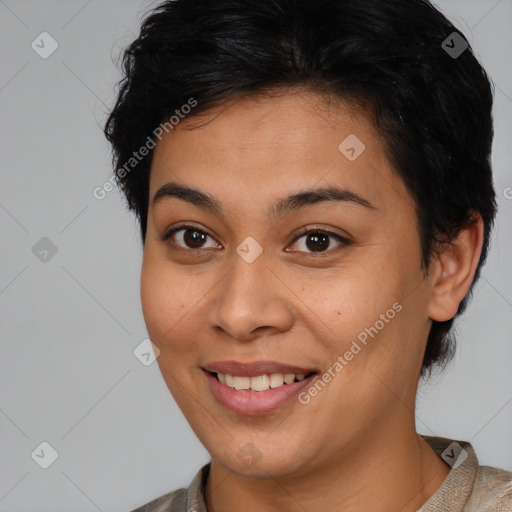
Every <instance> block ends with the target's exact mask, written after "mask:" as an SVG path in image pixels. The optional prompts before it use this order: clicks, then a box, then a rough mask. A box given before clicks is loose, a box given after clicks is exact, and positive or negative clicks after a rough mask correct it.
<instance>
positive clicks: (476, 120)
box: [104, 0, 496, 375]
mask: <svg viewBox="0 0 512 512" xmlns="http://www.w3.org/2000/svg"><path fill="white" fill-rule="evenodd" d="M466 45H468V43H467V41H466V40H465V38H464V37H463V36H462V35H461V34H460V33H459V32H458V31H457V30H456V29H455V28H454V26H453V25H452V24H451V23H450V22H449V21H448V20H447V18H446V17H445V16H444V15H443V14H442V13H441V12H439V11H438V10H437V9H436V8H434V7H433V6H432V5H431V4H430V3H429V2H428V1H426V0H172V1H165V2H163V3H161V4H160V5H158V6H157V7H156V8H154V9H153V10H152V11H151V12H149V13H148V15H147V16H146V17H145V19H144V20H143V22H142V26H141V32H140V35H139V37H137V39H136V40H135V41H134V42H133V43H132V44H131V45H130V46H129V47H128V48H127V49H126V50H125V51H124V53H123V55H122V59H123V60H122V68H123V79H122V80H121V81H120V83H119V90H118V96H117V101H116V103H115V106H114V108H113V110H112V112H111V113H110V115H109V117H108V120H107V122H106V125H105V130H104V131H105V135H106V137H107V139H108V140H109V141H110V143H111V145H112V148H113V163H114V169H115V171H114V172H115V175H116V179H117V182H118V184H119V185H120V187H121V189H122V191H123V192H124V195H125V197H126V200H127V204H128V206H129V208H131V209H132V210H134V211H135V213H136V215H137V216H138V219H139V221H140V228H141V235H142V241H143V243H144V241H145V236H146V224H147V214H148V205H149V174H150V168H151V159H152V154H153V152H152V151H151V150H150V151H149V154H148V156H147V157H145V158H144V159H139V160H140V161H139V160H137V162H136V164H137V165H136V167H135V166H134V168H133V170H131V169H130V168H128V167H127V165H126V162H128V161H129V160H130V158H133V152H134V151H135V150H137V149H139V148H141V147H142V146H144V145H147V144H148V142H149V141H152V146H151V147H154V145H155V143H154V141H155V134H157V133H158V132H156V131H155V128H157V127H158V126H159V125H160V124H161V123H162V122H164V121H165V120H166V119H169V116H170V115H172V114H173V113H174V112H176V111H177V110H178V111H179V112H181V110H180V109H181V108H182V106H183V105H187V104H190V101H191V99H192V100H193V102H194V105H195V106H194V108H193V109H192V112H191V113H190V114H189V115H190V116H194V115H197V114H199V113H200V112H205V111H208V110H209V109H211V108H212V107H215V106H219V105H222V104H223V103H225V102H226V101H229V100H232V99H236V98H242V97H247V96H251V95H256V94H262V93H263V94H264V93H265V92H266V91H267V92H268V93H269V94H270V91H272V90H278V91H286V90H290V89H292V88H296V87H301V88H304V89H306V90H310V91H312V92H316V93H320V94H322V95H326V96H329V97H332V98H340V99H343V100H347V101H349V102H353V104H354V105H359V106H362V107H363V108H364V109H365V111H366V113H367V114H368V115H370V116H371V118H372V120H373V123H374V125H375V128H376V130H377V132H378V133H379V134H380V135H381V136H382V138H383V140H384V142H385V147H386V152H387V154H388V157H389V160H390V162H391V164H392V166H393V168H394V170H395V171H396V172H397V173H398V175H399V176H400V177H401V179H402V180H403V181H404V183H405V185H406V186H407V189H408V190H409V192H410V194H411V196H412V197H413V199H414V201H415V206H416V211H417V220H418V230H419V235H420V240H421V248H422V266H423V267H424V268H425V271H426V272H427V273H428V268H429V262H430V261H431V256H432V254H433V251H435V250H436V248H439V247H440V246H439V244H440V243H442V242H445V241H448V242H449V241H450V240H453V238H454V237H455V236H456V235H457V234H458V233H459V232H460V230H461V229H463V228H464V227H466V226H468V224H469V223H470V222H473V221H474V220H475V215H474V212H477V213H479V214H480V215H481V217H482V219H483V223H484V242H483V248H482V253H481V257H480V261H479V265H478V268H477V271H476V274H475V279H474V280H473V283H472V286H471V288H470V290H469V292H468V294H467V295H466V297H465V298H464V300H463V301H462V302H461V303H460V306H459V309H458V311H457V314H456V315H455V317H454V318H453V319H451V320H448V321H444V322H436V321H433V324H432V327H431V331H430V334H429V338H428V342H427V346H426V350H425V355H424V360H423V367H422V374H423V375H426V374H429V373H430V371H431V369H432V368H433V367H434V366H436V365H437V366H441V365H442V363H446V362H447V361H448V360H449V359H450V358H451V356H452V355H453V352H454V344H455V339H454V336H453V332H452V331H453V329H452V324H453V321H454V320H455V318H456V317H457V316H458V315H460V314H461V313H462V312H463V311H464V310H465V309H466V306H467V302H468V299H469V297H470V296H471V293H472V290H473V286H474V284H475V282H476V281H477V280H478V278H479V276H480V271H481V267H482V264H483V263H484V261H485V259H486V256H487V252H488V246H489V239H490V233H491V229H492V225H493V222H494V218H495V215H496V198H495V192H494V188H493V182H492V170H491V162H490V154H491V146H492V139H493V125H492V113H491V111H492V102H493V94H492V87H491V82H490V80H489V77H488V76H487V74H486V72H485V70H484V69H483V68H482V66H481V65H480V64H479V62H478V60H477V59H476V58H475V56H474V54H473V51H472V49H471V46H470V45H468V46H467V48H466ZM458 53H460V55H458ZM189 110H190V109H189ZM172 124H173V123H172V122H171V123H169V122H167V128H166V131H168V130H169V128H171V129H172Z"/></svg>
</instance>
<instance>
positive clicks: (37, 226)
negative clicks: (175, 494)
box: [0, 0, 512, 512]
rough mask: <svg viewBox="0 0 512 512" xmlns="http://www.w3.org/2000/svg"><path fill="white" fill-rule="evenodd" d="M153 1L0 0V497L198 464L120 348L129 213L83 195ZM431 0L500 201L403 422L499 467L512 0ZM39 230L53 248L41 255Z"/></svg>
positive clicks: (180, 422)
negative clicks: (435, 363)
mask: <svg viewBox="0 0 512 512" xmlns="http://www.w3.org/2000/svg"><path fill="white" fill-rule="evenodd" d="M155 4H156V2H151V4H150V3H149V2H147V1H142V0H138V1H136V0H129V1H127V0H124V1H120V0H110V1H103V2H100V1H99V0H90V1H86V0H80V1H78V0H77V1H74V0H73V1H67V2H65V1H63V0H61V1H58V0H44V1H42V0H37V1H36V0H34V1H28V0H19V1H15V0H0V56H1V59H0V62H1V66H0V112H1V115H0V161H1V179H2V186H1V188H0V225H1V235H2V239H1V246H0V247H1V249H0V251H1V252H0V257H1V268H0V315H1V332H2V338H1V349H2V352H1V357H0V459H1V472H0V511H4V512H5V511H8V512H22V511H38V512H64V511H66V512H69V511H73V512H81V511H84V512H86V511H96V510H101V511H105V512H106V511H119V512H121V511H128V510H131V509H132V508H134V507H135V506H137V505H140V504H142V503H145V502H147V501H149V500H150V499H152V498H155V497H157V496H159V495H161V494H164V493H166V492H169V491H170V490H173V489H175V488H177V487H181V486H184V485H187V484H188V483H189V481H190V480H191V478H192V477H193V476H194V474H195V473H196V471H197V470H198V469H199V467H200V466H201V465H202V464H204V463H205V462H206V461H207V460H208V454H207V453H206V451H205V450H204V448H203V447H202V446H201V444H200V443H199V442H198V441H197V440H196V439H195V436H194V435H193V433H192V432H191V430H190V428H189V427H188V425H187V423H186V421H185V420H184V419H183V417H182V415H181V413H180V411H179V410H178V408H177V406H176V405H175V403H174V401H173V399H172V397H171V396H170V394H169V393H168V391H167V388H166V386H165V384H164V381H163V379H162V377H161V375H160V373H159V370H158V367H157V365H156V363H155V364H153V365H151V366H147V367H146V366H144V365H143V364H141V362H140V361H139V360H138V359H136V358H135V356H134V354H133V350H134V348H135V347H136V346H137V345H138V344H139V343H140V342H141V341H142V340H143V339H144V338H146V336H147V333H146V331H145V326H144V322H143V317H142V313H141V309H140V300H139V272H140V264H141V256H142V254H141V244H140V242H139V238H138V236H139V234H138V227H137V225H136V222H135V219H134V217H132V216H131V215H129V214H127V213H126V211H125V207H124V203H123V202H122V199H121V196H120V195H119V193H118V192H117V191H115V190H114V191H112V192H110V193H108V194H107V196H106V197H105V199H103V200H101V201H100V200H97V199H95V198H94V197H93V194H92V191H93V189H94V188H95V187H97V186H101V185H102V184H103V183H104V182H105V181H106V180H107V179H108V178H109V176H110V157H109V148H108V145H107V142H106V141H105V140H104V137H103V134H102V131H101V127H102V124H103V122H104V120H105V112H106V110H107V108H108V107H110V106H111V105H112V102H113V98H114V93H113V86H114V84H115V83H116V82H117V80H118V79H119V76H120V75H119V72H118V69H117V67H116V66H115V65H114V64H113V62H112V57H115V56H117V55H118V52H119V48H121V47H124V46H126V45H127V44H128V43H129V42H130V41H131V40H132V39H133V37H134V33H137V32H138V27H139V22H140V17H141V15H142V14H143V13H144V12H145V10H146V9H147V8H148V6H150V5H155ZM437 5H438V6H439V7H440V8H441V9H442V10H443V11H444V12H445V14H447V16H448V17H449V18H450V19H451V20H452V21H453V22H454V24H455V25H456V27H457V28H458V29H460V30H461V31H462V32H463V33H464V35H465V36H466V37H467V38H468V40H469V41H470V43H471V44H472V46H473V48H474V49H475V52H476V54H477V56H478V57H479V58H480V60H481V61H482V63H483V64H484V67H486V69H487V70H488V72H489V74H490V75H491V77H492V79H493V81H494V82H495V84H496V97H495V111H494V116H495V123H496V124H495V129H496V137H495V144H494V155H493V162H494V172H495V186H496V191H497V195H498V201H499V208H500V212H499V215H498V219H497V227H496V231H495V235H494V242H493V244H494V245H493V248H492V251H491V253H490V256H489V260H488V263H487V265H486V267H485V268H484V272H483V278H482V279H481V281H480V283H479V285H478V286H477V288H476V291H475V296H474V300H473V302H472V303H471V305H470V307H469V309H468V311H467V313H466V314H465V315H464V317H463V322H462V323H460V325H459V329H458V331H459V345H458V352H457V355H456V358H455V360H454V362H453V363H452V364H451V365H450V366H449V368H448V369H447V371H446V372H445V373H444V374H443V375H442V376H439V377H436V378H433V379H432V380H431V381H430V382H429V383H428V384H426V385H422V387H421V389H420V392H419V396H418V408H417V426H418V430H419V431H420V432H421V433H424V434H430V435H440V436H444V437H451V438H454V439H461V440H468V441H470V442H471V443H472V444H473V446H474V447H475V449H476V451H477V454H478V456H479V458H480V461H481V463H482V464H487V465H494V466H498V467H502V468H506V469H508V470H512V442H511V435H512V372H511V371H510V362H511V361H512V343H511V334H510V333H511V331H512V272H511V271H510V263H511V261H512V258H511V256H512V236H511V235H512V230H511V229H510V221H511V220H512V188H507V187H512V174H511V172H510V168H511V163H512V152H511V148H512V140H511V133H512V99H511V98H512V66H511V65H510V62H511V57H512V31H511V30H510V21H511V20H512V0H500V1H497V0H492V1H491V0H488V1H482V0H471V1H468V0H464V1H462V0H458V1H448V0H444V1H441V2H438V3H437ZM43 31H47V32H49V33H50V34H51V36H52V37H53V38H54V39H55V40H56V41H57V42H58V45H59V46H58V49H57V50H56V51H55V53H53V54H52V55H51V56H50V57H49V58H47V59H43V58H41V57H40V56H39V55H38V54H37V53H36V52H35V51H34V50H33V49H32V48H31V43H32V41H33V40H35V39H36V38H37V36H39V34H40V33H41V32H43ZM46 48H48V46H46ZM507 196H508V199H507ZM42 237H47V238H48V239H50V240H51V242H52V243H53V244H54V245H55V246H56V248H57V253H56V254H55V255H53V256H52V255H51V252H50V253H48V255H47V256H46V258H47V261H45V262H44V261H40V259H39V258H38V257H36V255H35V254H34V253H33V252H32V248H33V246H34V245H35V244H36V243H37V242H38V241H39V240H40V239H41V238H42ZM44 243H45V242H40V244H43V245H44ZM37 247H39V246H37ZM43 249H44V247H43V248H42V249H41V248H39V250H40V251H41V250H43ZM36 253H37V251H36ZM42 254H44V253H41V254H40V255H39V257H43V256H42ZM42 441H46V442H48V443H50V444H51V445H52V446H53V447H54V449H55V450H57V452H58V454H59V456H58V458H57V460H56V461H55V462H54V463H53V464H52V465H51V466H50V467H49V468H48V469H42V468H41V467H39V465H38V464H36V462H35V461H34V460H33V459H32V458H31V453H32V452H33V451H34V449H36V448H37V447H38V446H39V445H40V443H41V442H42ZM47 454H48V451H47V452H45V457H46V456H47Z"/></svg>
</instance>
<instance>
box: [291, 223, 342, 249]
mask: <svg viewBox="0 0 512 512" xmlns="http://www.w3.org/2000/svg"><path fill="white" fill-rule="evenodd" d="M303 238H304V241H303V242H302V243H298V241H299V240H301V239H303ZM333 238H334V239H335V240H336V241H337V242H338V244H339V245H340V246H341V247H344V246H346V245H349V244H350V241H349V240H347V239H346V238H343V237H342V236H340V235H338V234H336V233H332V232H330V231H323V230H318V229H312V230H309V231H306V232H305V233H302V234H301V235H300V236H299V237H298V238H296V239H295V242H294V243H295V244H297V245H299V249H298V251H299V252H312V253H323V252H328V251H329V250H331V247H332V245H333V244H332V243H331V239H333Z"/></svg>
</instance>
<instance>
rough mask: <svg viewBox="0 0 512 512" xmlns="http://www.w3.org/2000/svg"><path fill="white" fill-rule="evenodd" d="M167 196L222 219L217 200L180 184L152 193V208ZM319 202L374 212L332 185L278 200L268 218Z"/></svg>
mask: <svg viewBox="0 0 512 512" xmlns="http://www.w3.org/2000/svg"><path fill="white" fill-rule="evenodd" d="M166 197H176V198H178V199H181V200H182V201H187V202H188V203H191V204H194V205H195V206H197V207H199V208H201V209H203V210H206V211H209V212H212V213H216V214H218V215H220V216H222V217H224V214H223V210H222V205H221V203H220V201H219V200H218V199H216V198H215V197H213V196H211V195H210V194H207V193H205V192H201V191H200V190H198V189H195V188H190V187H187V186H184V185H180V184H179V183H176V182H170V183H166V184H165V185H163V186H162V187H160V188H159V189H158V190H157V192H156V193H155V196H154V197H153V201H152V204H153V206H154V205H155V204H156V203H158V202H159V201H161V200H162V199H164V198H166ZM322 201H340V202H341V201H343V202H349V203H353V204H356V205H359V206H363V207H365V208H368V209H371V210H377V208H376V207H375V206H373V205H372V204H371V203H370V202H369V201H368V200H366V199H364V198H363V197H361V196H360V195H359V194H357V193H356V192H352V191H351V190H346V189H342V188H338V187H335V186H333V185H331V186H327V187H323V188H317V189H313V190H304V191H299V192H297V193H295V194H292V195H290V196H288V197H285V198H282V199H279V200H278V201H277V202H276V203H275V204H273V205H272V206H271V208H270V210H269V212H268V216H269V217H270V218H271V219H273V220H277V219H279V218H281V217H283V216H284V215H285V214H287V213H290V212H291V211H295V210H299V209H300V208H303V207H305V206H309V205H312V204H315V203H319V202H322Z"/></svg>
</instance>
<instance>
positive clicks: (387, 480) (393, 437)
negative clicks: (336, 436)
mask: <svg viewBox="0 0 512 512" xmlns="http://www.w3.org/2000/svg"><path fill="white" fill-rule="evenodd" d="M394 427H395V428H393V429H389V430H388V431H387V432H383V433H382V435H379V436H375V435H372V434H366V435H365V436H364V437H363V438H362V439H361V440H360V441H361V442H358V443H357V449H355V450H350V449H347V450H344V452H343V453H336V454H331V457H330V460H324V461H322V464H318V465H315V467H312V468H311V471H309V472H307V473H303V474H302V475H301V476H297V475H296V474H294V475H293V476H292V475H280V476H272V475H270V474H269V476H268V478H250V477H246V476H243V475H239V474H235V473H233V472H231V471H229V470H228V469H227V468H225V467H224V466H222V465H221V464H220V463H219V462H218V461H216V460H215V459H212V462H211V468H210V475H209V478H208V482H207V486H206V493H205V494H206V506H207V509H208V512H219V511H231V510H233V511H235V510H244V512H256V511H258V512H260V511H261V510H266V511H269V512H272V511H274V510H275V511H276V512H277V511H280V512H283V511H285V512H286V511H290V512H291V511H295V510H298V509H300V508H302V509H303V510H343V511H344V512H353V511H360V510H365V511H367V512H380V511H383V510H400V511H401V512H414V511H417V510H418V509H419V508H421V506H422V505H423V504H424V503H425V502H426V501H427V500H428V499H429V498H430V496H432V495H433V494H434V493H435V492H436V491H437V489H438V488H439V487H440V486H441V484H442V483H443V481H444V480H445V478H446V476H447V475H448V473H449V471H450V468H449V466H448V465H447V464H445V463H444V462H443V461H442V459H440V458H439V457H438V456H437V454H436V453H435V452H434V450H433V449H432V448H431V447H430V446H429V445H428V443H426V441H424V440H423V439H422V438H421V437H420V436H418V435H417V433H416V431H415V428H414V425H412V428H411V426H409V428H408V429H406V431H405V432H404V429H402V430H400V429H397V428H396V425H395V426H394Z"/></svg>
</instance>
